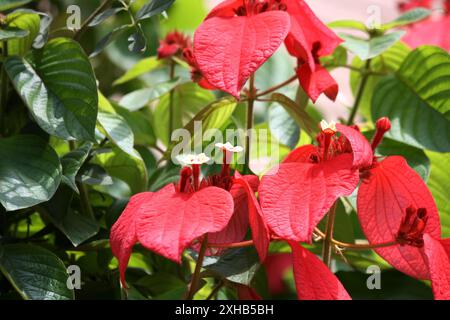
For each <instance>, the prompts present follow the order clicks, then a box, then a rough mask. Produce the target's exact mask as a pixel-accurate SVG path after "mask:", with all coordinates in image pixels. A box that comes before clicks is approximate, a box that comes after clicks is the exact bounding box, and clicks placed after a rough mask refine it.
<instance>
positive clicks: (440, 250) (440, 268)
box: [423, 234, 450, 300]
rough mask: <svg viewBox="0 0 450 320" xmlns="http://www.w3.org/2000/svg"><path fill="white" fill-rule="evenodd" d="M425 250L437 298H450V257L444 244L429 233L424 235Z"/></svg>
mask: <svg viewBox="0 0 450 320" xmlns="http://www.w3.org/2000/svg"><path fill="white" fill-rule="evenodd" d="M423 240H424V251H425V254H426V257H427V261H428V267H429V270H430V278H431V285H432V287H433V294H434V298H435V299H436V300H450V259H449V257H448V255H447V252H446V251H445V249H444V247H443V246H442V244H441V243H440V242H439V241H438V240H436V239H434V238H433V237H431V236H430V235H428V234H425V235H424V236H423Z"/></svg>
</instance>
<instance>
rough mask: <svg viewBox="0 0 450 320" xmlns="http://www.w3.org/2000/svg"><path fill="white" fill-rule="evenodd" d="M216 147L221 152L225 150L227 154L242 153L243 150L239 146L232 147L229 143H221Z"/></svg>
mask: <svg viewBox="0 0 450 320" xmlns="http://www.w3.org/2000/svg"><path fill="white" fill-rule="evenodd" d="M216 147H217V148H219V149H222V150H226V151H228V152H233V153H239V152H242V151H244V148H242V147H241V146H233V145H232V144H231V143H229V142H227V143H225V144H223V143H216Z"/></svg>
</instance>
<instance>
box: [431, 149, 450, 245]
mask: <svg viewBox="0 0 450 320" xmlns="http://www.w3.org/2000/svg"><path fill="white" fill-rule="evenodd" d="M427 156H428V157H429V158H430V160H431V174H430V179H429V180H428V187H429V188H430V191H431V193H432V194H433V197H434V200H435V201H436V205H437V207H438V210H439V215H440V217H441V226H442V237H443V238H448V237H450V203H449V199H450V188H449V186H450V175H449V173H448V168H450V153H436V152H427Z"/></svg>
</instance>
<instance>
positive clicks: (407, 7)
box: [398, 0, 433, 12]
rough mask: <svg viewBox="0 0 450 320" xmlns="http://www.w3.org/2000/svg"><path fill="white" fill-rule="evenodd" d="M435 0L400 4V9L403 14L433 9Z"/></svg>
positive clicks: (416, 0)
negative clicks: (421, 9)
mask: <svg viewBox="0 0 450 320" xmlns="http://www.w3.org/2000/svg"><path fill="white" fill-rule="evenodd" d="M432 4H433V0H408V1H402V2H400V3H399V4H398V8H399V10H400V11H401V12H406V11H409V10H412V9H416V8H427V9H431V7H432Z"/></svg>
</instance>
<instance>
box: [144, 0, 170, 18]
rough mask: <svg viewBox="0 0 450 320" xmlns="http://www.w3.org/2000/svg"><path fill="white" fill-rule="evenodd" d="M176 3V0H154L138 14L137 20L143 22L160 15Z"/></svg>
mask: <svg viewBox="0 0 450 320" xmlns="http://www.w3.org/2000/svg"><path fill="white" fill-rule="evenodd" d="M174 2H175V0H152V1H150V2H147V3H146V4H145V5H144V6H143V7H142V8H141V9H140V10H139V11H138V12H137V13H136V19H137V20H143V19H147V18H151V17H153V16H155V15H157V14H160V13H162V12H164V11H166V10H167V9H169V7H170V6H171V5H172V4H173V3H174Z"/></svg>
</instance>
